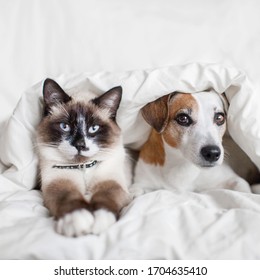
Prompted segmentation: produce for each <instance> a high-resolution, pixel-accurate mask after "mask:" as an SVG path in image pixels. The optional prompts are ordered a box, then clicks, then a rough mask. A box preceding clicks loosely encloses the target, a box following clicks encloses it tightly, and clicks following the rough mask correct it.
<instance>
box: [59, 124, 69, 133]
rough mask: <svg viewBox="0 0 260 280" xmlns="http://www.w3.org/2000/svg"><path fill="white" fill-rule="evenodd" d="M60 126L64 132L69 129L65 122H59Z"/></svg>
mask: <svg viewBox="0 0 260 280" xmlns="http://www.w3.org/2000/svg"><path fill="white" fill-rule="evenodd" d="M60 128H61V129H62V130H63V131H66V132H68V131H70V126H69V125H68V124H67V123H63V122H62V123H60Z"/></svg>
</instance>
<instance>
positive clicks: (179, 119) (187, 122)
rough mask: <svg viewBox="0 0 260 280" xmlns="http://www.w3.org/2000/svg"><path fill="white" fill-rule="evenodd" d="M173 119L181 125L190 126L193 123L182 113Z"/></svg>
mask: <svg viewBox="0 0 260 280" xmlns="http://www.w3.org/2000/svg"><path fill="white" fill-rule="evenodd" d="M175 120H176V121H177V123H178V124H179V125H182V126H190V125H191V124H192V123H193V121H192V119H191V117H190V116H189V115H187V114H184V113H181V114H179V115H177V117H176V118H175Z"/></svg>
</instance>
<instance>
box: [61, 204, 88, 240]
mask: <svg viewBox="0 0 260 280" xmlns="http://www.w3.org/2000/svg"><path fill="white" fill-rule="evenodd" d="M93 224H94V217H93V215H92V213H91V212H89V211H88V210H86V209H79V210H75V211H73V212H71V213H68V214H66V215H65V216H64V217H62V218H60V219H59V220H58V221H57V224H56V231H57V232H58V233H59V234H62V235H65V236H68V237H78V236H82V235H86V234H88V233H91V232H92V227H93Z"/></svg>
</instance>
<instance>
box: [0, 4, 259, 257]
mask: <svg viewBox="0 0 260 280" xmlns="http://www.w3.org/2000/svg"><path fill="white" fill-rule="evenodd" d="M259 11H260V2H259V1H257V0H248V1H243V0H237V1H233V0H228V1H218V0H211V1H208V0H198V1H193V0H183V1H178V0H164V1H161V0H143V1H138V0H132V1H121V0H110V1H107V0H97V1H92V0H77V1H74V0H55V1H53V0H44V1H41V0H25V1H19V0H10V1H5V0H0V40H1V44H0V61H1V63H0V74H1V79H0V133H1V135H0V138H1V139H0V144H1V145H0V171H1V173H2V174H1V175H0V258H1V259H5V258H7V259H14V258H18V259H31V258H32V259H34V258H36V259H128V258H130V259H131V258H132V259H140V258H146V259H154V258H161V259H164V258H177V259H259V258H260V253H259V252H260V248H259V244H260V242H259V241H260V240H259V239H260V237H259V236H260V234H259V232H260V224H259V223H260V222H259V221H260V211H259V205H260V198H259V195H255V194H241V193H237V192H232V191H228V190H215V191H209V192H208V193H202V194H195V193H187V192H183V193H177V192H166V191H158V192H154V193H150V194H147V195H144V196H142V197H139V198H138V199H136V200H135V201H134V202H133V203H132V204H130V205H129V207H128V208H127V209H125V211H124V214H123V216H122V218H121V220H120V221H119V222H118V223H117V224H115V225H114V226H113V227H112V228H111V229H110V230H109V231H108V232H106V233H104V234H102V235H101V236H99V237H97V236H87V237H82V238H79V239H69V238H65V237H62V236H59V235H57V234H56V233H55V232H54V230H53V221H52V218H50V217H49V216H48V212H47V210H46V208H44V207H43V206H42V198H41V195H40V193H39V192H37V191H32V190H30V189H31V188H32V186H33V185H34V183H35V174H36V158H35V154H34V152H33V150H32V149H31V147H32V146H31V144H32V142H31V141H32V139H33V134H34V129H35V125H36V124H37V122H38V121H39V110H40V104H39V102H38V96H39V95H40V84H38V85H36V86H35V87H33V88H30V87H31V85H32V84H35V83H36V82H38V81H41V80H42V79H44V78H46V77H53V78H56V77H58V76H59V75H60V74H62V73H63V74H64V75H63V76H60V77H59V78H58V81H60V82H61V84H64V85H65V86H67V88H70V87H73V86H74V85H76V84H77V83H80V81H82V79H83V78H86V77H96V78H95V79H94V88H96V89H98V90H100V91H101V90H106V89H107V88H109V86H111V85H113V84H114V83H115V82H119V77H121V78H120V79H123V80H124V81H125V82H124V83H123V86H124V91H125V92H126V93H127V94H125V95H124V98H125V99H124V103H123V106H122V109H121V112H120V124H121V125H122V126H123V127H124V128H126V126H127V125H128V124H129V126H128V128H129V129H124V135H125V142H126V143H127V144H132V145H133V146H136V147H138V146H140V144H141V143H142V141H144V139H145V136H146V135H147V131H148V128H147V126H145V124H144V123H143V122H141V123H140V122H139V120H140V119H139V117H138V116H137V115H136V112H137V110H138V109H139V108H140V107H141V106H142V105H143V104H144V103H145V102H148V101H151V100H152V99H153V98H155V97H159V96H160V95H162V93H168V92H167V91H168V90H175V89H179V90H181V89H183V90H184V89H186V90H187V89H189V90H196V89H198V88H204V87H205V86H209V84H210V83H213V85H214V87H216V89H217V91H219V92H220V91H221V90H223V89H226V88H229V99H232V98H233V97H234V90H235V92H236V93H237V92H238V91H240V90H241V91H242V93H243V94H239V95H236V96H235V99H233V100H235V101H234V104H235V105H234V106H233V105H232V106H233V107H231V108H230V115H229V116H230V117H229V122H231V123H232V125H231V126H230V129H231V133H232V135H233V137H234V138H235V139H236V141H237V142H238V143H239V144H240V146H241V147H242V148H243V149H244V150H245V151H246V152H247V153H248V155H249V156H250V157H251V158H252V160H253V161H254V162H255V163H256V164H257V165H258V167H259V166H260V161H259V155H260V147H259V144H258V142H259V143H260V141H259V138H260V132H259V120H260V118H259V113H258V111H259V109H258V108H259V105H258V101H257V100H258V95H259V92H260V79H259V77H260V71H259V69H260V38H259V34H260V17H259ZM190 62H200V63H221V64H224V65H227V66H234V67H235V68H234V69H233V68H227V67H222V66H218V65H216V66H214V67H213V69H214V70H212V65H211V66H210V67H209V65H207V64H206V65H202V64H200V66H198V65H199V64H194V67H195V68H194V70H188V72H187V73H188V74H187V75H184V72H183V68H182V67H180V68H178V67H177V68H178V69H179V70H178V71H177V72H178V74H177V76H176V77H175V79H173V80H169V79H165V77H166V76H167V75H166V76H165V74H163V72H164V71H166V74H167V71H169V70H168V68H158V67H163V66H168V65H179V64H180V65H182V64H185V63H190ZM189 67H191V65H189V66H188V68H189ZM198 67H199V68H200V71H199V70H198ZM207 67H209V68H207ZM156 68H158V69H156ZM131 69H155V70H153V73H155V74H154V76H152V77H153V78H151V79H150V80H146V79H145V78H147V77H148V76H149V75H148V74H149V73H150V72H151V71H152V70H149V71H148V70H147V71H141V70H140V71H135V72H134V74H133V72H127V73H125V72H122V71H125V70H131ZM163 69H164V70H163ZM165 69H166V70H165ZM206 69H208V70H209V71H208V72H207V75H206V76H205V75H204V74H205V70H206ZM220 69H222V70H220ZM227 69H228V70H227ZM237 69H242V71H240V70H237ZM100 71H110V72H111V73H110V74H108V73H106V72H102V74H100ZM174 71H176V69H175V70H174ZM86 72H87V73H86ZM97 72H99V74H96V75H93V74H91V73H97ZM72 73H80V74H75V75H73V74H72ZM82 73H83V74H82ZM191 73H193V74H192V75H191ZM214 73H215V74H214ZM244 73H245V74H244ZM179 74H181V75H182V77H181V78H180V77H179V76H178V75H179ZM122 75H123V76H122ZM214 75H215V76H214ZM158 76H160V77H164V78H163V79H159V80H160V83H156V84H154V81H155V80H154V79H155V78H156V77H158ZM150 77H151V76H150ZM178 77H179V78H178ZM219 77H221V78H220V79H219ZM90 80H91V79H90ZM126 80H127V82H126ZM144 80H145V81H146V82H145V83H144V84H143V81H144ZM248 80H250V81H248ZM91 81H92V80H91ZM97 81H102V82H99V83H98V84H96V82H97ZM151 81H152V82H151ZM150 82H151V84H150ZM229 82H230V83H231V84H233V86H234V87H233V88H232V87H229V86H230V84H228V83H229ZM211 86H212V84H211ZM27 88H30V89H29V90H26V89H27ZM139 88H140V89H141V91H138V89H139ZM24 92H26V93H24ZM33 93H36V94H37V98H36V96H34V95H33ZM134 93H138V94H137V96H135V95H134ZM22 94H23V98H22V100H21V101H20V103H19V104H18V107H17V109H16V112H15V114H14V115H13V116H12V117H11V115H12V112H13V111H14V109H15V107H16V106H17V103H18V100H19V99H20V98H21V95H22ZM127 98H128V100H127ZM126 101H127V102H126ZM28 104H30V106H28ZM124 104H128V105H124ZM232 104H233V102H232ZM133 112H134V114H133V115H132V113H133ZM241 112H243V115H241V114H240V113H241ZM252 113H253V114H252ZM17 114H18V116H19V118H18V119H16V120H15V115H16V116H17ZM124 115H125V116H130V115H131V116H132V117H131V118H130V119H129V118H123V117H122V116H124ZM133 116H134V117H133ZM135 117H137V119H135ZM27 121H28V122H27ZM20 122H21V123H22V124H23V125H24V124H26V125H25V127H23V125H22V126H21V123H20ZM139 123H140V126H138V127H139V128H136V127H135V126H134V124H139ZM24 128H25V129H24ZM133 128H135V130H134V131H135V132H136V134H132V133H131V131H133ZM19 129H20V130H19ZM14 131H15V132H14ZM241 131H243V133H240V132H241ZM25 132H26V133H25ZM17 135H19V136H17ZM20 135H23V137H21V136H20ZM136 135H138V137H136Z"/></svg>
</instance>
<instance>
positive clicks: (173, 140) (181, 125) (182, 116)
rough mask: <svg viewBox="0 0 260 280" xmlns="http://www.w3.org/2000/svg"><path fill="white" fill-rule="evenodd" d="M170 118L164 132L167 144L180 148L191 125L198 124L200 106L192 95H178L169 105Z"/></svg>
mask: <svg viewBox="0 0 260 280" xmlns="http://www.w3.org/2000/svg"><path fill="white" fill-rule="evenodd" d="M168 110H169V117H168V122H167V125H166V127H165V129H164V131H163V132H162V136H163V138H164V140H165V141H166V143H167V144H168V145H170V146H171V147H174V148H176V147H178V146H179V145H180V143H181V141H182V137H183V135H184V133H185V132H186V130H187V128H188V127H189V125H191V123H190V122H191V121H192V123H194V122H196V115H197V111H198V104H197V102H196V100H195V99H194V97H193V96H192V95H191V94H186V93H177V94H175V95H174V97H173V98H172V99H171V101H170V103H169V109H168Z"/></svg>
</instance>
